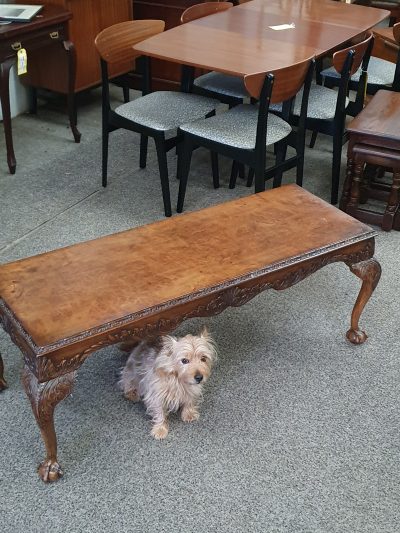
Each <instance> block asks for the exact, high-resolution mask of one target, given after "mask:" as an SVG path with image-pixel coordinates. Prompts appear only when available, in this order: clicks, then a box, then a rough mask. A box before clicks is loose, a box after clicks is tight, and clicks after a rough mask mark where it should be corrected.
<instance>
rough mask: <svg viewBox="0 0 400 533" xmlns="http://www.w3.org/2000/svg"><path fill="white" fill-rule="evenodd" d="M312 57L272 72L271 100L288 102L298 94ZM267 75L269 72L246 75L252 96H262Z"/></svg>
mask: <svg viewBox="0 0 400 533" xmlns="http://www.w3.org/2000/svg"><path fill="white" fill-rule="evenodd" d="M311 59H312V58H309V59H306V60H305V61H302V62H301V63H297V64H295V65H291V66H290V67H284V68H281V69H277V70H274V71H273V72H271V73H270V74H272V75H273V78H274V84H273V90H272V94H271V100H270V102H271V103H272V104H274V103H280V102H286V100H289V99H290V98H293V97H294V96H296V94H297V93H298V92H299V90H300V89H301V87H302V86H303V84H304V81H305V79H306V76H307V72H308V69H309V67H310V62H311ZM266 76H268V74H267V73H265V72H260V73H257V74H248V75H247V76H245V77H244V84H245V86H246V89H247V91H248V93H249V94H250V96H252V97H253V98H257V99H259V98H260V96H261V91H262V89H263V87H264V82H265V79H266Z"/></svg>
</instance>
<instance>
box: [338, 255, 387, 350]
mask: <svg viewBox="0 0 400 533" xmlns="http://www.w3.org/2000/svg"><path fill="white" fill-rule="evenodd" d="M349 267H350V270H351V271H352V272H353V274H355V275H356V276H357V277H359V278H360V279H362V282H363V283H362V285H361V289H360V292H359V294H358V298H357V300H356V303H355V305H354V308H353V312H352V314H351V328H350V329H349V331H348V332H347V333H346V337H347V339H348V340H349V341H350V342H352V343H353V344H362V343H363V342H365V341H366V339H367V334H366V333H365V331H361V330H360V329H359V326H358V321H359V319H360V316H361V313H362V312H363V309H364V307H365V305H366V304H367V302H368V300H369V299H370V297H371V295H372V293H373V292H374V290H375V287H376V286H377V285H378V282H379V279H380V277H381V265H380V264H379V263H378V261H377V260H376V259H375V258H373V257H372V258H371V259H367V260H366V261H361V262H360V263H356V264H354V265H349Z"/></svg>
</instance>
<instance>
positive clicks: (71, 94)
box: [62, 41, 81, 143]
mask: <svg viewBox="0 0 400 533" xmlns="http://www.w3.org/2000/svg"><path fill="white" fill-rule="evenodd" d="M62 44H63V47H64V49H65V51H66V52H67V58H68V96H67V100H68V116H69V124H70V127H71V131H72V134H73V136H74V140H75V142H76V143H79V142H80V141H81V133H80V132H79V130H78V128H77V127H76V124H77V112H76V99H75V76H76V51H75V46H74V43H72V42H71V41H63V43H62Z"/></svg>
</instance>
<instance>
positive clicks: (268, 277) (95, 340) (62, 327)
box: [0, 185, 381, 481]
mask: <svg viewBox="0 0 400 533" xmlns="http://www.w3.org/2000/svg"><path fill="white" fill-rule="evenodd" d="M374 236H375V232H374V231H372V230H371V228H369V227H368V226H366V225H364V224H362V223H361V222H359V221H357V220H355V219H353V218H351V217H349V216H348V215H346V214H345V213H343V212H341V211H339V210H338V209H336V208H335V207H333V206H331V205H329V204H327V203H326V202H324V201H322V200H320V199H319V198H316V197H315V196H313V195H312V194H310V193H308V192H307V191H305V190H303V189H301V188H300V187H297V186H296V185H287V186H284V187H280V188H278V189H273V190H271V191H266V192H263V193H259V194H256V195H252V196H249V197H246V198H242V199H239V200H235V201H232V202H227V203H225V204H221V205H218V206H215V207H211V208H207V209H202V210H200V211H197V212H194V213H188V214H185V215H183V216H179V217H173V218H172V219H168V220H163V221H161V222H156V223H153V224H149V225H146V226H142V227H139V228H135V229H132V230H129V231H125V232H122V233H117V234H114V235H110V236H107V237H103V238H100V239H96V240H94V241H89V242H85V243H80V244H76V245H73V246H70V247H67V248H62V249H60V250H56V251H54V252H49V253H46V254H41V255H38V256H34V257H30V258H27V259H23V260H21V261H16V262H14V263H8V264H5V265H2V266H0V320H1V322H2V325H3V327H4V329H5V330H6V331H7V332H8V333H9V334H10V336H11V339H12V340H13V341H14V343H15V344H16V345H18V346H19V348H20V349H21V351H22V353H23V356H24V361H25V367H24V372H23V383H24V386H25V390H26V392H27V395H28V397H29V399H30V402H31V404H32V409H33V413H34V415H35V418H36V420H37V423H38V425H39V428H40V430H41V434H42V437H43V440H44V443H45V446H46V452H47V455H46V459H45V460H44V461H43V462H42V463H41V465H40V466H39V475H40V477H41V478H42V479H43V480H44V481H53V480H56V479H58V478H59V477H60V476H61V475H62V470H61V468H60V466H59V464H58V461H57V439H56V434H55V430H54V419H53V413H54V409H55V407H56V405H57V404H58V403H59V402H60V401H61V400H62V399H63V398H65V397H66V396H67V395H68V394H69V393H70V392H71V389H72V385H73V382H74V378H75V374H76V370H77V369H78V368H79V366H80V365H81V364H82V363H83V362H84V361H85V359H86V358H87V357H88V356H89V355H90V354H92V353H93V352H95V351H96V350H98V349H100V348H103V347H104V346H109V345H112V344H115V343H119V342H121V341H127V340H132V339H140V338H145V337H150V336H154V335H158V334H165V333H167V332H170V331H172V330H174V329H175V328H176V327H177V326H178V325H179V324H181V323H182V322H183V321H184V320H187V319H189V318H193V317H201V316H212V315H216V314H218V313H221V312H222V311H223V310H224V309H226V308H227V307H229V306H235V307H236V306H240V305H243V304H245V303H246V302H248V301H249V300H251V299H252V298H253V297H254V296H256V295H257V294H259V293H260V292H262V291H264V290H266V289H271V288H272V289H275V290H283V289H286V288H287V287H290V286H292V285H294V284H295V283H297V282H299V281H301V280H302V279H304V278H306V277H307V276H309V275H310V274H312V273H313V272H316V271H317V270H318V269H320V268H321V267H323V266H325V265H328V264H330V263H333V262H336V261H342V262H344V263H345V264H346V265H347V266H349V267H350V270H351V271H352V272H353V273H354V274H355V275H356V276H358V277H359V278H360V279H361V280H362V286H361V289H360V293H359V295H358V297H357V300H356V303H355V305H354V308H353V312H352V315H351V327H350V329H349V330H348V332H347V338H348V340H349V341H350V342H352V343H353V344H361V343H363V342H364V341H365V340H366V338H367V336H366V334H365V333H364V332H363V331H361V330H360V329H359V326H358V321H359V318H360V315H361V312H362V310H363V309H364V306H365V305H366V303H367V302H368V300H369V298H370V296H371V294H372V292H373V290H374V289H375V287H376V285H377V283H378V281H379V278H380V272H381V269H380V265H379V263H378V262H377V261H376V260H375V259H374V258H373V254H374ZM6 386H7V385H6V382H5V379H4V376H3V362H2V360H1V356H0V390H2V389H5V388H6Z"/></svg>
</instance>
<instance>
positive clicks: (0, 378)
mask: <svg viewBox="0 0 400 533" xmlns="http://www.w3.org/2000/svg"><path fill="white" fill-rule="evenodd" d="M6 388H7V382H6V380H5V379H4V365H3V359H2V357H1V353H0V392H1V391H2V390H4V389H6Z"/></svg>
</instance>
